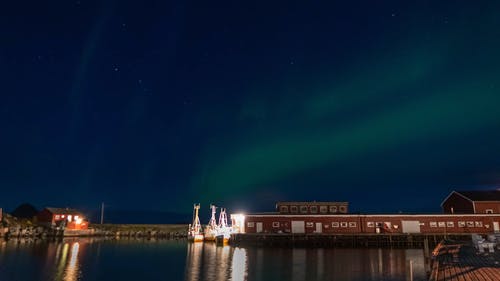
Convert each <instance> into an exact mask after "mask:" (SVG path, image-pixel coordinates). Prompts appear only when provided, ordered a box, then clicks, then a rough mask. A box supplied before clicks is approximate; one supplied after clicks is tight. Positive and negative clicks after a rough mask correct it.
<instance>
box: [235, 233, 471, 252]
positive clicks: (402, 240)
mask: <svg viewBox="0 0 500 281" xmlns="http://www.w3.org/2000/svg"><path fill="white" fill-rule="evenodd" d="M443 239H454V240H459V241H465V240H467V239H469V240H470V235H466V234H447V235H444V234H401V233H391V234H382V233H381V234H366V233H365V234H363V233H360V234H282V233H238V234H232V235H231V239H230V241H229V243H230V244H231V245H234V246H239V245H249V246H266V247H287V246H293V247H365V248H370V247H372V248H373V247H393V248H430V249H432V248H434V247H435V246H436V245H437V244H438V243H439V242H440V241H441V240H443Z"/></svg>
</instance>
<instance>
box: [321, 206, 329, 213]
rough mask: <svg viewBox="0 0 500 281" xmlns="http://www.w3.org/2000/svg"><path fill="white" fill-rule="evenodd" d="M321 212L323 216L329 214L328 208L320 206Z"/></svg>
mask: <svg viewBox="0 0 500 281" xmlns="http://www.w3.org/2000/svg"><path fill="white" fill-rule="evenodd" d="M319 212H320V213H322V214H326V213H328V207H327V206H319Z"/></svg>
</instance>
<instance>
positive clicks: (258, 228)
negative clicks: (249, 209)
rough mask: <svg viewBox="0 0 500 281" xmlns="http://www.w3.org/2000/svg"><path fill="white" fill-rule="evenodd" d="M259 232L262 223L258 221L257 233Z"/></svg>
mask: <svg viewBox="0 0 500 281" xmlns="http://www.w3.org/2000/svg"><path fill="white" fill-rule="evenodd" d="M261 232H262V223H261V222H258V223H257V233H261Z"/></svg>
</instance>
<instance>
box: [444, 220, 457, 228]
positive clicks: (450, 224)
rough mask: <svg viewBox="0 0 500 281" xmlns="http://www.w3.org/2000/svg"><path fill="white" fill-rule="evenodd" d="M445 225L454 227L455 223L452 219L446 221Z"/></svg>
mask: <svg viewBox="0 0 500 281" xmlns="http://www.w3.org/2000/svg"><path fill="white" fill-rule="evenodd" d="M446 226H447V227H455V223H454V222H452V221H449V222H446Z"/></svg>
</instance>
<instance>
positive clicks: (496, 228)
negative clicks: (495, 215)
mask: <svg viewBox="0 0 500 281" xmlns="http://www.w3.org/2000/svg"><path fill="white" fill-rule="evenodd" d="M493 231H494V232H495V233H497V232H500V225H498V222H497V221H494V222H493Z"/></svg>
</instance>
